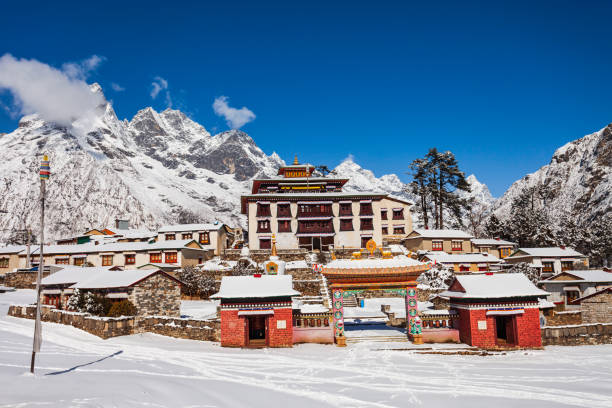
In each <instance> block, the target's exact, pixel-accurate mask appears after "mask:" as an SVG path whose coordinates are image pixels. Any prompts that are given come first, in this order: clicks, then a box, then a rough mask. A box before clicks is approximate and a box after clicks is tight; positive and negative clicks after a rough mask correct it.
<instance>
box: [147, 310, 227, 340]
mask: <svg viewBox="0 0 612 408" xmlns="http://www.w3.org/2000/svg"><path fill="white" fill-rule="evenodd" d="M138 330H139V331H143V332H150V333H156V334H160V335H162V336H168V337H176V338H179V339H190V340H202V341H220V340H221V323H220V322H219V321H218V320H196V319H181V318H172V317H165V316H151V317H144V318H142V319H140V320H139V322H138Z"/></svg>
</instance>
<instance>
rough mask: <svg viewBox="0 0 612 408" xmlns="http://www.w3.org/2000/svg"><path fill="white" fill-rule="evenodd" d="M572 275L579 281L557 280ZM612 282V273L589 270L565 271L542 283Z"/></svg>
mask: <svg viewBox="0 0 612 408" xmlns="http://www.w3.org/2000/svg"><path fill="white" fill-rule="evenodd" d="M565 274H570V275H573V276H576V277H577V278H578V279H575V280H573V281H572V280H559V281H558V280H555V278H556V277H557V276H559V275H565ZM576 281H580V282H612V272H606V271H604V270H601V269H589V270H584V271H563V272H561V273H558V274H556V275H554V276H551V277H550V278H548V279H545V280H542V281H540V282H542V283H555V282H559V283H568V282H576Z"/></svg>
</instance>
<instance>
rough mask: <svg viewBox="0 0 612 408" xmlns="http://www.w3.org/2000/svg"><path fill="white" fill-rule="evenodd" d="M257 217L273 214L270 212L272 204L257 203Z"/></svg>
mask: <svg viewBox="0 0 612 408" xmlns="http://www.w3.org/2000/svg"><path fill="white" fill-rule="evenodd" d="M256 215H257V217H269V216H271V215H272V213H271V212H270V204H262V203H257V214H256Z"/></svg>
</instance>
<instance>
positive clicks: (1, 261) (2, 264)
mask: <svg viewBox="0 0 612 408" xmlns="http://www.w3.org/2000/svg"><path fill="white" fill-rule="evenodd" d="M8 266H9V258H0V268H8Z"/></svg>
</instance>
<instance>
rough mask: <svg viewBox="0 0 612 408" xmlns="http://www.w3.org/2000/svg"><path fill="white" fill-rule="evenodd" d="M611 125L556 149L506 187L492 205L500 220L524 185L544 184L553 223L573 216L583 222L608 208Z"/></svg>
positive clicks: (610, 203)
mask: <svg viewBox="0 0 612 408" xmlns="http://www.w3.org/2000/svg"><path fill="white" fill-rule="evenodd" d="M611 174H612V124H610V125H608V126H606V127H605V128H603V129H601V130H600V131H598V132H595V133H592V134H590V135H587V136H584V137H582V138H580V139H577V140H574V141H572V142H569V143H567V144H566V145H564V146H562V147H560V148H558V149H557V150H556V151H555V153H554V154H553V157H552V159H551V161H550V163H549V164H547V165H545V166H543V167H542V168H540V169H539V170H538V171H536V172H534V173H531V174H528V175H526V176H525V177H523V178H522V179H520V180H517V181H516V182H514V183H513V184H512V186H510V188H509V189H508V190H507V191H506V193H505V194H504V195H503V196H502V197H501V198H500V199H499V200H497V202H495V204H494V212H495V214H496V215H497V216H498V217H499V218H500V219H504V218H507V217H508V216H509V215H510V207H511V204H512V200H513V199H514V198H515V197H516V196H518V195H519V194H520V192H521V191H523V190H524V189H526V188H530V187H540V186H543V187H546V190H547V194H548V197H547V199H546V205H545V208H546V210H547V212H548V214H549V216H550V219H551V220H552V221H553V222H557V223H558V222H560V221H561V220H562V219H564V218H567V217H576V218H578V219H580V220H583V221H586V222H587V223H590V222H593V221H595V220H597V219H598V218H599V217H601V216H602V215H604V214H609V213H610V211H611V208H612V176H611Z"/></svg>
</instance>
